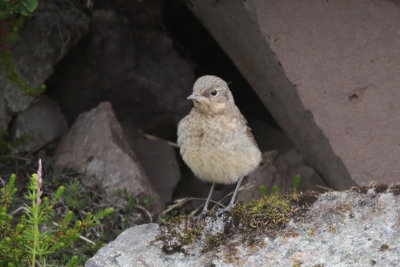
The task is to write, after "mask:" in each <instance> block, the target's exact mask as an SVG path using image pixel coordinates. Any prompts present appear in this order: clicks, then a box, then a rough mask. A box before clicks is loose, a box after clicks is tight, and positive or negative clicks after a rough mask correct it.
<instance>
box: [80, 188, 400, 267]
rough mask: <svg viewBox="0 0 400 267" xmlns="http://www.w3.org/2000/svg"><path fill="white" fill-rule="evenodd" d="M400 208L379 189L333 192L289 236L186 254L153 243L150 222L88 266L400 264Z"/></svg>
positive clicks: (399, 200)
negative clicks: (362, 192) (254, 244)
mask: <svg viewBox="0 0 400 267" xmlns="http://www.w3.org/2000/svg"><path fill="white" fill-rule="evenodd" d="M399 212H400V196H399V195H397V196H396V195H393V194H392V193H387V192H386V193H379V194H378V193H376V192H375V191H374V189H370V190H369V191H368V192H367V193H366V194H360V193H357V192H331V193H326V194H323V195H321V196H320V197H319V198H318V200H317V201H316V202H315V203H314V204H313V206H312V207H311V209H310V210H309V211H308V212H307V213H306V214H304V216H303V217H302V218H300V219H299V220H291V221H290V222H289V224H288V225H287V228H286V233H291V234H290V235H278V237H277V238H275V239H271V238H268V237H265V239H264V244H263V245H260V246H257V247H251V248H250V247H248V246H245V245H244V244H242V243H241V242H240V238H239V237H238V238H237V239H236V241H237V244H236V246H235V247H234V248H232V247H231V248H226V247H223V246H221V247H219V248H217V249H216V250H215V251H211V252H207V253H206V254H201V253H200V252H199V251H200V248H201V247H202V245H203V244H201V243H195V244H192V245H189V246H188V247H187V248H185V251H186V252H187V253H186V255H184V254H183V253H175V254H172V255H167V254H163V252H162V250H161V244H159V243H157V242H153V243H150V242H151V241H153V240H154V238H155V236H156V235H157V234H158V226H157V224H148V225H140V226H135V227H133V228H131V229H128V230H126V231H125V232H124V233H122V234H121V235H120V236H119V237H118V238H117V239H116V240H115V241H113V242H111V243H110V244H108V245H107V246H105V247H104V248H102V249H100V250H99V251H98V252H97V254H96V255H95V256H94V257H93V258H91V259H90V260H89V261H88V262H87V263H86V266H87V267H97V266H112V267H113V266H118V267H122V266H126V267H128V266H248V267H250V266H251V267H253V266H293V265H301V266H303V265H304V266H316V265H321V266H327V267H329V266H371V265H375V266H399V265H400V256H399V255H400V242H399V240H400V231H399V223H400V220H399V216H398V214H399ZM210 223H214V224H215V225H210V227H212V228H213V229H214V230H215V233H218V232H220V231H224V227H221V225H220V222H219V220H216V221H214V222H210Z"/></svg>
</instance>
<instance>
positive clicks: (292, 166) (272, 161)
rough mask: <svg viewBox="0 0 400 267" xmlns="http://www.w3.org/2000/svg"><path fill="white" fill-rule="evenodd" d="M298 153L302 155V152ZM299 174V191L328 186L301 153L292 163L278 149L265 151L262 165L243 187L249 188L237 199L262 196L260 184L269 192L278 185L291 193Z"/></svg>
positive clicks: (240, 193)
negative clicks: (308, 165)
mask: <svg viewBox="0 0 400 267" xmlns="http://www.w3.org/2000/svg"><path fill="white" fill-rule="evenodd" d="M291 154H295V152H291ZM297 154H298V155H300V153H297ZM297 174H300V175H301V177H302V182H301V183H300V186H299V188H298V189H297V191H298V192H301V191H302V192H305V191H309V190H316V189H318V188H317V187H316V185H322V186H326V185H325V182H324V181H323V180H322V179H321V177H319V176H318V174H317V173H316V172H315V171H314V170H313V169H312V168H310V167H307V166H306V165H304V164H303V161H302V158H301V155H300V157H298V159H297V162H292V163H290V162H288V161H287V160H286V158H285V156H281V155H279V154H278V152H276V151H267V152H264V153H263V159H262V165H261V166H260V167H258V168H257V169H256V170H254V171H253V172H252V173H250V174H249V176H248V177H247V178H246V179H245V180H244V183H243V187H244V188H247V189H246V190H242V191H240V192H239V193H238V196H237V200H238V201H242V202H249V201H251V200H252V199H258V198H260V197H261V196H262V194H261V192H260V186H265V187H266V189H267V191H266V193H268V194H269V193H270V192H271V189H272V187H273V186H277V187H278V190H279V192H281V193H290V192H292V191H293V180H294V178H295V176H296V175H297Z"/></svg>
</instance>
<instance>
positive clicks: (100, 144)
mask: <svg viewBox="0 0 400 267" xmlns="http://www.w3.org/2000/svg"><path fill="white" fill-rule="evenodd" d="M54 169H55V172H56V173H62V172H64V171H66V170H75V171H78V172H79V173H82V174H84V176H83V177H82V179H83V180H82V182H83V184H86V185H91V184H93V183H94V182H100V183H101V185H102V186H103V187H104V189H105V191H106V192H107V193H108V194H112V193H115V192H117V191H118V190H122V189H124V188H126V189H127V191H128V192H129V193H131V194H132V195H133V196H134V197H148V196H150V197H153V198H154V201H155V204H154V206H153V210H154V211H156V212H159V211H161V210H162V209H163V206H164V205H163V203H162V201H161V199H160V197H159V195H158V193H157V192H156V191H155V190H154V188H153V186H152V185H151V183H150V181H149V180H148V179H147V176H146V174H145V172H144V170H143V167H142V166H141V165H140V163H139V161H138V160H137V158H136V155H135V154H134V152H133V151H132V149H131V147H130V146H129V143H128V141H127V140H126V139H125V136H124V133H123V130H122V128H121V126H120V124H119V122H118V120H117V119H116V117H115V114H114V111H113V109H112V107H111V104H110V103H109V102H103V103H101V104H100V105H99V106H98V107H96V108H94V109H92V110H90V111H88V112H85V113H82V114H80V115H79V116H78V118H77V120H76V122H75V123H74V124H73V125H72V127H71V129H70V130H69V131H68V133H67V134H66V135H65V136H64V137H63V138H62V139H61V142H60V144H59V146H58V148H57V151H56V156H55V166H54Z"/></svg>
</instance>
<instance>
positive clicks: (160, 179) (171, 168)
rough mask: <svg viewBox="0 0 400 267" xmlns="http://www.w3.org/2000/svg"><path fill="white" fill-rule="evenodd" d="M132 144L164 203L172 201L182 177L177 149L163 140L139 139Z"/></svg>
mask: <svg viewBox="0 0 400 267" xmlns="http://www.w3.org/2000/svg"><path fill="white" fill-rule="evenodd" d="M132 145H133V146H132V148H133V151H134V152H135V155H136V156H137V159H138V160H139V162H140V163H141V165H142V166H143V168H144V170H145V172H146V174H147V177H148V178H149V180H150V182H151V184H152V185H153V187H154V189H155V190H156V191H157V192H158V194H159V195H160V197H161V199H162V201H163V202H164V204H167V203H169V202H171V201H172V194H173V192H174V190H175V186H176V185H177V183H178V182H179V180H180V179H181V172H180V169H179V165H178V162H177V160H176V154H175V150H174V149H173V148H172V147H171V146H170V145H168V144H167V142H165V141H162V140H148V139H138V140H136V141H134V142H133V144H132Z"/></svg>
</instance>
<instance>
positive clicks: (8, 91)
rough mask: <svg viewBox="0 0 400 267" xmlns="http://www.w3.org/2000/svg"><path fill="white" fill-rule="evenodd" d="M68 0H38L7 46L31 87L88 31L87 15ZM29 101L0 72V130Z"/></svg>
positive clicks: (37, 84) (39, 82) (41, 79)
mask: <svg viewBox="0 0 400 267" xmlns="http://www.w3.org/2000/svg"><path fill="white" fill-rule="evenodd" d="M72 2H73V1H69V0H61V1H53V0H43V1H40V4H39V6H38V8H37V10H35V12H34V13H33V15H32V17H31V18H29V19H26V21H25V24H24V27H23V28H22V29H21V31H20V33H19V40H18V41H17V42H16V44H15V46H14V47H12V48H11V50H12V53H13V56H14V63H15V66H16V68H17V69H18V71H19V72H20V74H21V77H22V78H23V79H24V80H26V81H27V82H28V84H30V85H31V86H32V87H33V88H36V87H38V86H40V85H41V84H43V83H44V82H45V81H46V80H47V78H48V77H49V76H50V75H51V74H52V73H53V67H54V65H55V64H56V63H57V62H58V61H60V59H61V58H63V57H64V56H65V55H66V53H67V52H68V51H69V50H70V48H71V47H72V46H73V45H74V44H75V43H76V42H77V41H78V40H79V39H81V37H82V36H83V35H84V34H86V32H87V31H88V25H89V19H88V17H87V16H86V15H85V14H84V13H82V12H81V11H80V10H78V9H77V8H76V7H75V6H74V4H73V3H72ZM27 43H28V44H29V45H27ZM32 100H33V98H32V97H30V96H28V95H26V93H25V92H24V91H23V90H22V89H21V88H20V87H19V86H18V85H17V84H15V83H14V82H12V81H9V80H8V79H7V78H6V75H5V73H4V72H1V73H0V129H4V128H5V127H7V125H8V123H9V121H10V120H11V115H13V114H14V113H16V112H20V111H22V110H24V109H26V108H27V107H28V106H29V104H30V103H31V101H32Z"/></svg>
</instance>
